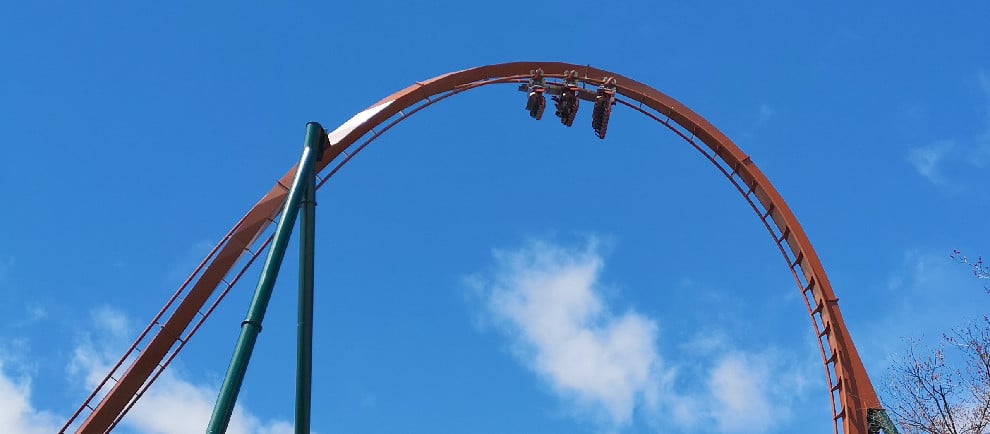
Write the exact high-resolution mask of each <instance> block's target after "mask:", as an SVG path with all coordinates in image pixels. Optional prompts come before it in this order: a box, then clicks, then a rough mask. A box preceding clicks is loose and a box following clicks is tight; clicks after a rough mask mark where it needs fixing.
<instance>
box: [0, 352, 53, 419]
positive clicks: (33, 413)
mask: <svg viewBox="0 0 990 434" xmlns="http://www.w3.org/2000/svg"><path fill="white" fill-rule="evenodd" d="M61 422H62V419H61V418H59V417H57V416H55V415H54V414H52V413H50V412H47V411H42V410H38V409H35V408H34V407H33V406H32V405H31V379H30V378H28V377H27V376H21V377H20V378H18V377H15V376H14V375H13V374H12V373H11V374H9V373H8V369H5V366H4V361H3V360H0V427H3V432H4V433H9V434H50V433H53V432H56V431H58V429H59V428H61Z"/></svg>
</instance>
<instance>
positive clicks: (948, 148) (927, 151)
mask: <svg viewBox="0 0 990 434" xmlns="http://www.w3.org/2000/svg"><path fill="white" fill-rule="evenodd" d="M954 148H955V143H953V142H952V141H948V140H942V141H939V142H937V143H935V144H934V145H929V146H922V147H919V148H914V149H911V150H910V151H909V152H908V162H909V163H911V165H912V166H914V169H915V170H917V171H918V174H919V175H921V176H923V177H925V178H926V179H928V180H929V181H931V182H932V183H933V184H937V185H942V184H945V178H944V177H943V176H942V171H941V170H940V168H939V166H940V164H942V162H943V161H945V157H946V155H948V154H949V153H950V152H952V150H953V149H954Z"/></svg>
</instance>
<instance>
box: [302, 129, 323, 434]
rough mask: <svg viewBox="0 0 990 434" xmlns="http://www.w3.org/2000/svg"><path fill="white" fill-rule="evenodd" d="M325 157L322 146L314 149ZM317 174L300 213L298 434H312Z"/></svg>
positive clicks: (309, 184)
mask: <svg viewBox="0 0 990 434" xmlns="http://www.w3.org/2000/svg"><path fill="white" fill-rule="evenodd" d="M314 151H315V152H316V159H317V160H320V159H321V158H322V157H323V146H322V142H321V144H320V146H318V147H317V148H316V149H314ZM315 239H316V173H310V176H309V179H307V180H306V195H305V196H304V198H303V202H302V209H300V211H299V322H298V324H297V326H296V327H297V336H298V337H297V344H296V434H309V419H310V403H311V402H312V398H311V397H312V388H311V386H312V384H313V381H312V378H313V270H314V250H315V248H314V246H315V244H316V241H315Z"/></svg>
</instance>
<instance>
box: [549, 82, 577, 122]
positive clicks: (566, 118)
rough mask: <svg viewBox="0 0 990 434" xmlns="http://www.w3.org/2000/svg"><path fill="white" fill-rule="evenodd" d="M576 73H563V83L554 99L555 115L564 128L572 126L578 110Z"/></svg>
mask: <svg viewBox="0 0 990 434" xmlns="http://www.w3.org/2000/svg"><path fill="white" fill-rule="evenodd" d="M577 77H578V73H577V71H575V70H567V71H564V82H563V85H562V88H561V90H560V96H557V97H554V98H553V100H554V102H555V103H556V109H557V110H556V113H555V114H556V115H557V117H559V118H560V123H562V124H564V125H565V126H568V127H569V126H571V125H573V124H574V118H575V117H576V116H577V110H578V102H579V101H580V100H579V99H578V96H577V94H578V90H579V87H578V81H577Z"/></svg>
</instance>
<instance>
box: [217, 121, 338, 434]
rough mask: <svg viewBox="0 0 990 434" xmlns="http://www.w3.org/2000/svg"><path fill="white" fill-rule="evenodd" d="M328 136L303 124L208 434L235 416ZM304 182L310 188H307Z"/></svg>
mask: <svg viewBox="0 0 990 434" xmlns="http://www.w3.org/2000/svg"><path fill="white" fill-rule="evenodd" d="M326 140H327V136H326V133H325V132H324V131H323V127H322V126H320V124H318V123H316V122H310V123H308V124H306V141H305V145H304V148H303V154H302V158H300V160H299V164H298V165H297V166H296V173H295V176H294V178H293V180H292V186H291V187H289V192H288V196H287V197H286V199H285V207H284V208H283V209H282V217H281V218H280V219H279V222H278V225H277V226H276V227H275V235H274V239H273V240H272V246H271V248H270V249H269V250H268V257H267V258H266V259H265V265H264V268H262V270H261V277H259V279H258V286H257V287H256V288H255V291H254V298H253V299H252V300H251V306H250V307H249V308H248V314H247V318H246V319H245V320H244V321H243V322H241V334H240V336H239V337H238V338H237V345H236V346H235V347H234V355H233V357H232V358H231V360H230V366H228V368H227V375H226V376H225V377H224V380H223V385H222V386H220V394H219V396H218V397H217V402H216V405H215V406H214V407H213V415H212V416H211V417H210V423H209V425H208V426H207V429H206V432H207V433H208V434H222V433H225V432H226V431H227V425H228V424H229V423H230V416H231V414H232V413H233V412H234V404H235V403H236V402H237V394H238V392H240V390H241V384H242V383H243V382H244V374H245V373H246V372H247V366H248V362H249V361H250V359H251V352H252V351H253V350H254V344H255V342H256V341H257V339H258V334H259V333H261V322H262V320H264V318H265V310H267V309H268V302H269V301H270V300H271V297H272V288H273V287H274V286H275V279H276V278H277V277H278V271H279V268H280V267H281V265H282V259H283V258H284V257H285V248H286V246H287V245H288V243H289V238H290V236H291V234H292V228H293V226H295V223H296V216H297V215H298V213H299V207H300V205H301V203H302V199H303V196H304V195H305V194H306V191H307V190H311V189H313V190H315V188H309V185H312V178H313V177H314V176H315V169H314V167H315V166H316V161H317V155H320V154H321V152H317V151H319V150H322V146H323V144H324V143H325V142H326ZM307 180H308V181H309V185H307Z"/></svg>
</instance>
